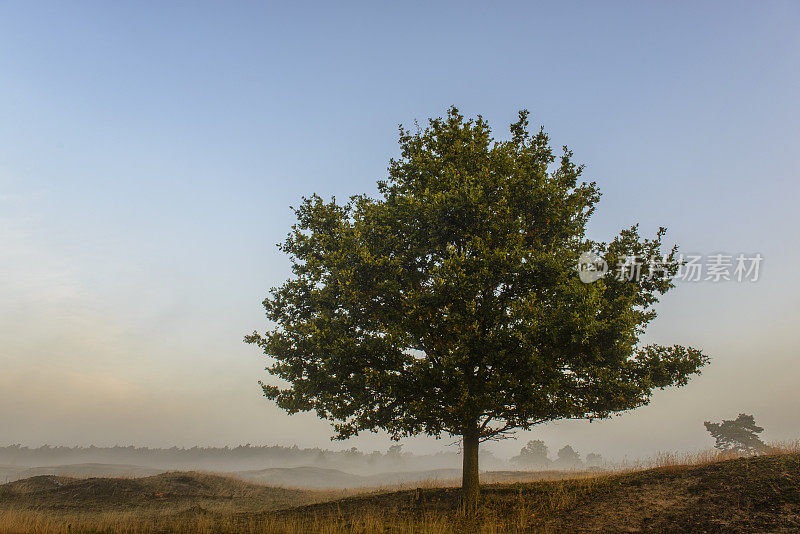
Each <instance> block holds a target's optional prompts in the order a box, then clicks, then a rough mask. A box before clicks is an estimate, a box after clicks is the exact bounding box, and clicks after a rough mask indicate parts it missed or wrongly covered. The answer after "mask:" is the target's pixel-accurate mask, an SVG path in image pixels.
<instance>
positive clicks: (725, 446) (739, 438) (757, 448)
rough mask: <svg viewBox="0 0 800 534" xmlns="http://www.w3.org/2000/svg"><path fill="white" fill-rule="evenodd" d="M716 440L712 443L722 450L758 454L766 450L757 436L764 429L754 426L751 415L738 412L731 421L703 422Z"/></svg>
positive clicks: (754, 422)
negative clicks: (737, 415)
mask: <svg viewBox="0 0 800 534" xmlns="http://www.w3.org/2000/svg"><path fill="white" fill-rule="evenodd" d="M703 425H704V426H705V427H706V430H708V431H709V432H710V433H711V436H712V437H713V438H714V439H715V440H716V444H715V445H714V446H715V447H716V448H717V449H719V450H722V451H734V452H738V453H741V454H759V453H762V452H765V451H766V450H767V446H766V444H765V443H764V442H763V441H761V438H759V437H758V435H759V434H760V433H762V432H763V431H764V429H763V428H761V427H760V426H756V420H755V418H754V417H753V416H752V415H748V414H744V413H740V414H739V417H737V418H736V419H734V420H733V421H728V420H725V419H723V420H722V423H709V422H708V421H706V422H705V423H703Z"/></svg>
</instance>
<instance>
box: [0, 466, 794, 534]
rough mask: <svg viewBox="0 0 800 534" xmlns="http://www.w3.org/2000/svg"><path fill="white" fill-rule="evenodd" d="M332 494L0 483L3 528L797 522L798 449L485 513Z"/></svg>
mask: <svg viewBox="0 0 800 534" xmlns="http://www.w3.org/2000/svg"><path fill="white" fill-rule="evenodd" d="M341 495H342V493H341V492H339V493H338V496H339V497H341ZM336 497H337V494H336V493H335V492H328V493H325V492H313V491H302V490H290V489H281V488H270V487H266V486H258V485H255V484H250V483H247V482H243V481H241V480H236V479H232V478H228V477H220V476H216V475H206V474H201V473H165V474H161V475H156V476H152V477H146V478H138V479H83V480H80V479H71V478H66V477H52V476H42V477H34V478H31V479H27V480H21V481H18V482H14V483H10V484H6V485H3V486H0V532H30V531H36V532H85V531H93V532H98V531H102V532H176V531H178V532H223V533H225V532H229V533H234V532H236V533H240V532H252V533H256V532H262V533H263V532H270V533H281V532H287V533H294V534H298V533H301V532H325V533H326V534H340V533H342V534H343V533H345V532H363V533H372V532H383V533H394V534H399V533H406V532H408V533H410V532H427V533H431V534H439V533H459V534H460V533H462V532H487V533H488V532H492V533H506V532H508V533H510V532H678V533H681V532H685V533H694V532H706V533H709V532H725V533H727V532H747V533H749V532H780V533H789V532H800V454H787V455H780V456H763V457H757V458H742V459H737V460H728V461H724V462H718V463H709V464H705V465H694V466H673V467H663V468H658V469H650V470H646V471H639V472H630V473H622V474H583V475H581V476H580V477H579V478H573V479H568V480H548V481H540V482H533V483H515V484H486V485H484V486H483V487H482V503H481V511H480V516H479V517H478V520H477V522H472V521H468V520H465V519H464V518H463V517H461V516H460V514H459V512H458V507H459V490H458V489H456V488H421V489H415V490H407V491H393V492H384V493H379V492H372V493H364V494H360V495H355V496H352V497H347V498H339V499H338V500H331V499H334V498H336ZM325 499H327V502H321V501H323V500H325ZM314 503H316V504H314ZM292 505H294V507H292V508H289V507H290V506H292Z"/></svg>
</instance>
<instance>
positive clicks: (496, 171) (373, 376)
mask: <svg viewBox="0 0 800 534" xmlns="http://www.w3.org/2000/svg"><path fill="white" fill-rule="evenodd" d="M400 148H401V155H400V157H399V158H398V159H396V160H394V159H393V160H391V162H390V165H389V168H388V179H387V180H385V181H379V182H378V192H379V196H378V197H377V198H370V197H368V196H364V195H358V196H353V197H351V198H350V200H349V201H348V202H346V203H344V204H340V203H337V202H336V200H335V199H331V200H330V201H325V200H323V199H322V198H320V197H319V196H317V195H316V194H315V195H312V196H311V197H309V198H303V201H302V203H301V204H300V206H299V207H297V208H295V209H294V212H295V214H296V216H297V223H296V224H295V225H294V226H293V227H292V230H291V232H290V233H289V235H288V237H287V238H286V241H285V242H284V243H282V244H280V245H279V247H280V249H281V250H282V251H284V252H285V253H287V254H288V255H289V256H290V257H291V261H292V270H293V273H294V275H293V276H292V277H291V278H290V279H289V280H288V281H286V282H285V283H284V284H283V285H281V286H280V287H278V288H273V289H272V290H271V293H270V296H268V297H267V298H266V299H265V300H264V303H263V304H264V307H265V309H266V315H267V318H268V319H269V320H271V321H273V322H274V323H275V326H274V327H273V328H272V329H271V330H268V331H267V332H266V333H264V334H259V333H257V332H254V333H252V334H251V335H248V336H246V338H245V341H247V342H248V343H255V344H257V345H259V346H260V347H261V348H262V349H263V351H264V352H265V353H266V354H267V355H268V356H269V357H270V358H271V360H270V366H269V367H267V371H269V373H270V374H272V375H274V376H275V377H278V378H281V379H283V380H285V381H286V382H287V383H288V385H285V384H283V385H273V384H265V383H262V384H261V385H262V388H263V391H264V395H265V396H266V397H267V398H269V399H272V400H274V401H275V402H276V403H277V405H278V406H280V407H281V408H283V409H285V410H286V411H288V412H289V413H296V412H300V411H308V410H313V411H315V412H316V413H317V415H318V416H319V417H321V418H326V419H330V420H333V421H336V423H335V424H334V425H333V426H334V429H335V432H336V435H335V438H337V439H345V438H348V437H350V436H353V435H355V434H357V433H358V432H360V431H365V430H369V431H377V430H378V429H383V430H385V431H387V432H389V433H390V435H391V436H392V437H393V438H395V439H399V438H401V437H403V436H409V435H414V434H419V433H425V434H429V435H433V436H440V435H442V434H449V435H454V436H460V437H461V439H462V447H463V461H464V469H463V481H462V483H463V503H464V510H465V512H466V513H467V514H474V512H475V511H476V509H477V503H478V446H479V443H480V442H481V441H485V440H489V439H498V438H501V437H503V436H505V435H507V434H508V433H510V432H511V431H513V430H514V429H517V428H522V429H530V428H531V427H532V426H533V425H536V424H539V423H544V422H546V421H553V420H557V419H565V418H570V419H577V418H588V419H596V418H605V417H609V416H610V415H612V414H613V413H615V412H620V411H624V410H630V409H633V408H636V407H638V406H642V405H644V404H647V403H648V401H649V399H650V396H651V394H652V391H653V389H654V388H663V387H666V386H670V385H678V386H680V385H683V384H685V383H686V382H687V380H688V378H689V375H691V374H693V373H697V372H699V369H700V367H701V366H702V365H704V364H705V362H706V357H705V356H704V355H703V354H702V353H701V352H700V351H698V350H695V349H691V348H684V347H681V346H673V347H662V346H656V345H650V346H644V347H643V346H640V345H639V336H640V334H641V333H642V332H643V331H644V328H645V326H646V325H647V324H648V323H649V322H650V321H652V320H653V318H655V316H656V314H655V311H653V305H654V304H655V303H656V302H657V301H658V298H659V296H660V295H661V294H663V293H664V292H666V291H667V290H669V289H670V288H672V287H673V283H672V279H673V277H674V275H675V274H676V272H677V269H678V261H677V260H676V258H675V255H676V250H675V249H672V251H671V252H670V253H669V254H668V255H667V257H666V258H665V262H664V264H663V265H662V269H661V272H660V274H658V276H651V275H652V274H654V273H655V271H654V270H653V269H652V268H651V267H650V266H648V265H647V264H645V265H642V266H640V267H637V268H641V273H642V275H643V276H642V277H641V279H640V280H638V281H637V280H636V279H635V277H630V276H622V277H616V276H606V277H605V278H601V279H600V280H598V281H596V282H595V283H592V284H589V283H583V282H582V281H581V280H580V279H579V277H578V275H577V273H576V264H577V262H578V259H579V255H580V253H581V252H582V251H587V250H588V251H595V252H597V253H600V254H603V255H604V257H605V259H606V260H607V261H608V262H609V264H610V265H616V262H617V261H618V260H622V259H624V258H625V257H631V256H634V255H636V256H638V257H647V258H651V257H654V256H656V255H658V254H659V253H660V247H661V238H662V236H663V235H664V232H665V231H666V230H665V229H664V228H661V229H659V231H658V233H657V235H656V237H655V238H653V239H643V238H640V236H639V233H638V226H633V227H631V228H628V229H625V230H622V231H621V233H620V234H619V235H618V236H617V237H615V238H614V239H613V240H612V241H610V242H608V243H599V242H592V241H590V240H588V239H587V238H586V237H585V227H586V224H587V221H588V219H589V217H590V215H591V214H592V212H593V211H594V206H595V203H596V202H597V201H598V199H599V197H600V195H599V192H598V189H597V187H596V185H595V184H594V183H585V182H582V181H579V178H580V176H581V172H582V170H583V167H582V166H578V165H576V164H575V163H573V161H572V153H571V152H570V151H569V150H568V149H567V148H566V147H565V148H564V151H563V153H562V154H561V155H560V156H558V157H557V156H556V155H555V154H554V152H553V149H552V148H551V147H550V144H549V138H548V136H547V134H545V132H544V131H543V130H540V131H539V132H538V133H529V131H528V113H527V111H522V112H520V114H519V120H518V121H517V122H515V123H514V124H512V125H511V136H510V139H508V140H502V141H496V140H494V139H493V137H492V132H491V130H490V128H489V125H488V123H487V122H486V121H485V120H484V119H483V118H481V117H478V118H477V119H474V120H473V119H471V120H465V119H464V117H463V116H462V115H461V114H460V113H459V112H458V110H457V109H455V108H451V109H450V110H449V111H448V113H447V116H446V117H445V118H437V119H432V120H430V121H429V124H428V125H427V127H426V128H424V129H420V128H417V130H416V131H415V132H413V133H412V132H410V131H409V130H406V129H404V128H403V127H402V126H401V127H400ZM625 272H627V271H625ZM618 278H621V279H618ZM629 278H632V279H629Z"/></svg>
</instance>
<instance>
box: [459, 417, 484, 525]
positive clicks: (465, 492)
mask: <svg viewBox="0 0 800 534" xmlns="http://www.w3.org/2000/svg"><path fill="white" fill-rule="evenodd" d="M463 439H464V442H463V446H462V448H463V449H464V467H463V469H462V473H461V503H462V506H463V508H464V515H466V516H467V517H474V516H475V514H476V513H477V512H478V495H479V493H480V488H479V486H478V428H477V425H475V426H474V427H473V428H472V429H469V430H467V431H466V432H464V436H463Z"/></svg>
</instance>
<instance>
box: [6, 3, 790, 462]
mask: <svg viewBox="0 0 800 534" xmlns="http://www.w3.org/2000/svg"><path fill="white" fill-rule="evenodd" d="M799 24H800V6H799V5H798V4H797V3H795V2H759V3H752V2H705V3H703V4H702V5H698V4H697V3H690V2H663V3H646V4H645V3H636V2H609V3H602V4H601V3H596V2H586V3H580V2H574V3H551V4H544V3H527V2H525V3H517V4H514V3H506V4H503V5H497V4H489V3H486V4H478V3H469V4H468V3H435V4H433V5H431V3H416V4H413V3H412V4H409V3H403V4H392V5H389V4H386V5H378V4H376V3H363V4H355V3H348V4H342V5H330V4H326V3H295V4H292V5H291V6H286V5H282V4H278V3H275V4H269V3H255V2H228V3H221V2H185V3H180V2H170V3H161V2H159V3H156V2H152V3H147V2H135V3H134V2H131V3H127V4H123V3H120V2H117V3H108V2H78V3H65V2H36V3H33V2H3V3H0V368H2V370H3V373H0V386H2V388H0V427H2V428H4V429H6V432H5V433H4V437H3V439H5V440H7V441H9V442H23V443H28V444H31V445H36V444H40V443H45V442H47V443H51V444H52V443H65V444H72V443H82V444H88V443H97V444H109V443H135V444H143V445H144V444H149V445H172V444H178V445H193V444H195V443H199V444H234V443H240V442H252V443H294V442H298V443H300V444H302V445H323V446H324V445H330V443H329V442H328V439H327V438H328V436H329V433H330V432H329V428H328V426H327V424H326V423H322V422H317V421H316V420H315V419H314V418H313V417H312V416H294V417H289V416H286V415H283V414H281V413H280V412H279V411H278V410H277V409H275V408H274V407H272V406H270V405H269V404H268V402H267V401H266V400H264V399H262V398H261V397H260V396H259V389H258V386H257V384H256V381H257V380H258V379H259V378H262V377H263V374H264V373H263V367H264V362H263V359H262V357H261V356H260V355H259V354H258V353H257V351H256V350H255V349H254V348H253V347H251V346H247V345H244V344H243V343H242V342H241V338H242V335H243V334H244V333H245V332H248V331H251V330H253V329H254V328H259V329H263V327H264V326H265V321H264V319H263V314H262V310H261V308H260V301H261V299H262V298H263V296H264V295H265V293H266V290H267V289H268V288H269V287H270V286H272V285H277V284H279V283H280V282H281V281H282V280H283V279H284V278H285V277H286V276H287V274H288V262H287V260H286V258H285V257H282V256H281V255H280V253H279V252H278V251H277V250H276V248H275V246H274V244H275V243H277V242H278V241H280V240H282V239H283V236H284V235H285V234H286V232H287V230H288V227H289V225H290V224H291V222H292V219H291V212H290V210H289V206H290V205H292V204H295V203H296V202H297V201H298V199H299V198H300V196H301V195H307V194H311V193H314V192H316V193H319V194H322V195H324V196H330V195H336V196H337V197H339V198H344V197H346V196H348V195H351V194H355V193H362V192H366V193H374V192H375V191H376V188H375V182H376V180H378V179H381V178H383V177H384V176H385V169H386V165H387V163H388V160H389V158H390V157H392V156H394V155H396V154H397V126H398V124H400V123H403V124H406V125H412V124H413V121H414V120H419V121H420V122H424V121H425V120H426V119H427V118H428V117H431V116H439V115H442V114H443V113H445V111H446V109H447V107H448V106H450V105H456V106H458V107H459V108H460V109H461V111H462V112H463V113H465V114H467V115H476V114H482V115H483V116H484V117H486V118H487V119H488V120H489V121H490V123H491V124H492V125H493V126H494V128H495V132H496V135H497V137H498V138H502V137H504V136H505V135H506V133H507V125H508V124H509V123H511V122H512V121H513V120H514V119H515V116H516V112H517V110H519V109H521V108H527V109H529V110H530V111H531V113H532V122H533V123H534V124H535V125H537V126H538V125H540V124H541V125H544V127H545V129H546V130H547V131H548V132H550V134H551V135H552V139H553V142H554V144H556V145H562V144H567V145H569V146H570V147H571V148H572V149H573V150H574V152H575V158H576V160H578V161H581V162H584V163H585V164H586V173H585V176H586V177H587V178H589V179H592V180H596V181H597V182H598V184H599V186H600V188H601V190H602V192H603V198H602V200H601V202H600V204H599V207H598V211H597V214H596V215H595V217H594V219H593V221H592V223H591V232H592V235H593V236H595V237H598V238H608V237H611V235H612V233H613V232H615V231H618V230H619V229H620V228H621V227H623V226H625V225H629V224H632V223H634V222H639V223H641V225H642V229H643V231H644V232H645V233H653V232H654V231H655V229H656V228H657V227H658V226H659V225H664V226H668V227H669V228H670V233H669V234H668V239H669V240H670V241H671V242H672V241H675V242H677V243H679V244H680V246H681V248H682V250H685V251H689V252H698V253H703V254H711V253H715V252H728V253H731V254H735V253H739V252H744V253H755V252H760V253H761V254H762V255H763V256H764V258H765V259H764V264H763V269H762V277H761V280H759V282H757V283H755V284H749V285H748V284H735V283H728V284H710V283H701V284H684V285H681V286H680V287H679V288H678V289H676V290H675V291H674V292H673V293H672V294H670V295H669V296H668V297H667V298H666V299H665V300H664V302H663V305H662V306H661V308H660V312H661V316H660V317H659V319H657V320H656V322H655V323H654V324H653V326H652V327H651V329H650V331H649V333H648V339H652V340H655V341H658V342H662V343H682V344H693V345H696V346H699V347H702V348H704V349H705V350H706V351H707V352H708V353H709V354H711V355H712V357H713V358H714V360H713V363H712V365H711V366H710V367H709V368H708V369H707V371H705V372H704V374H703V375H702V376H701V377H699V378H698V379H696V380H695V381H693V383H692V384H690V386H688V387H687V388H685V389H683V390H675V391H667V392H663V393H659V394H657V395H656V396H655V397H654V401H653V404H651V406H649V407H647V408H643V409H642V410H639V411H638V412H635V413H631V414H627V415H624V416H622V417H620V418H616V419H614V420H612V421H608V422H601V423H593V424H592V425H591V426H590V425H589V424H588V423H580V422H567V423H557V424H551V425H547V426H546V427H544V428H541V429H539V430H537V431H536V432H532V433H525V434H521V435H520V439H521V440H525V439H530V438H532V437H543V438H544V439H545V440H546V441H550V442H551V443H552V447H556V446H560V445H561V444H563V443H564V442H567V441H569V442H570V443H573V444H576V445H577V448H579V449H583V450H587V449H588V448H595V449H597V450H599V451H600V452H602V453H604V454H607V455H618V456H621V455H623V454H628V455H642V454H650V453H653V452H655V451H658V450H667V449H694V448H700V447H704V446H707V445H709V444H710V442H709V441H708V438H707V435H706V434H705V433H704V431H703V429H702V424H701V423H702V421H703V420H704V419H719V418H721V417H726V418H732V417H735V416H736V414H738V413H739V412H740V411H747V412H754V413H755V415H756V419H757V421H759V422H760V423H761V424H762V426H765V427H766V429H767V432H766V434H767V436H766V437H768V438H772V439H790V438H797V437H798V435H800V422H798V421H797V420H796V418H795V417H793V416H792V413H793V410H792V407H793V406H796V405H797V403H798V401H800V393H797V392H795V391H794V390H795V387H794V384H793V383H792V382H791V381H789V380H788V378H787V377H791V376H793V377H796V376H797V375H798V372H800V364H798V363H797V350H796V348H795V345H796V342H795V337H796V336H795V334H794V332H795V328H796V327H795V324H796V323H797V320H798V319H800V317H799V315H800V313H798V306H797V302H798V297H800V283H799V282H798V281H797V279H798V277H797V275H796V270H797V267H796V266H797V265H798V263H799V262H798V260H800V254H798V250H797V245H796V243H797V228H798V227H800V216H798V210H797V209H796V207H795V203H796V199H797V196H798V192H800V187H798V173H799V171H800V162H799V161H798V148H797V147H798V145H799V144H800V106H799V105H798V104H800V99H799V98H798V95H800V69H798V68H797V65H798V64H800V33H798V32H797V28H798V27H800V26H799ZM353 444H354V445H357V446H360V447H363V448H367V449H370V448H385V447H386V446H388V442H387V441H386V440H385V439H384V438H383V437H382V436H368V437H365V438H359V439H357V440H354V441H353ZM335 445H336V444H334V446H335ZM350 445H351V444H350V443H346V444H343V445H342V446H347V447H349V446H350ZM407 446H408V447H409V448H411V449H415V448H416V449H417V450H433V449H436V448H439V447H442V446H444V444H443V442H434V441H432V440H426V439H417V440H410V441H409V442H408V445H407ZM520 446H521V445H520V444H519V443H514V442H505V443H500V444H496V445H492V447H494V448H495V450H496V451H497V452H498V453H499V454H507V453H508V454H510V453H512V452H515V451H516V450H518V449H519V447H520ZM552 447H551V448H552Z"/></svg>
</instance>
